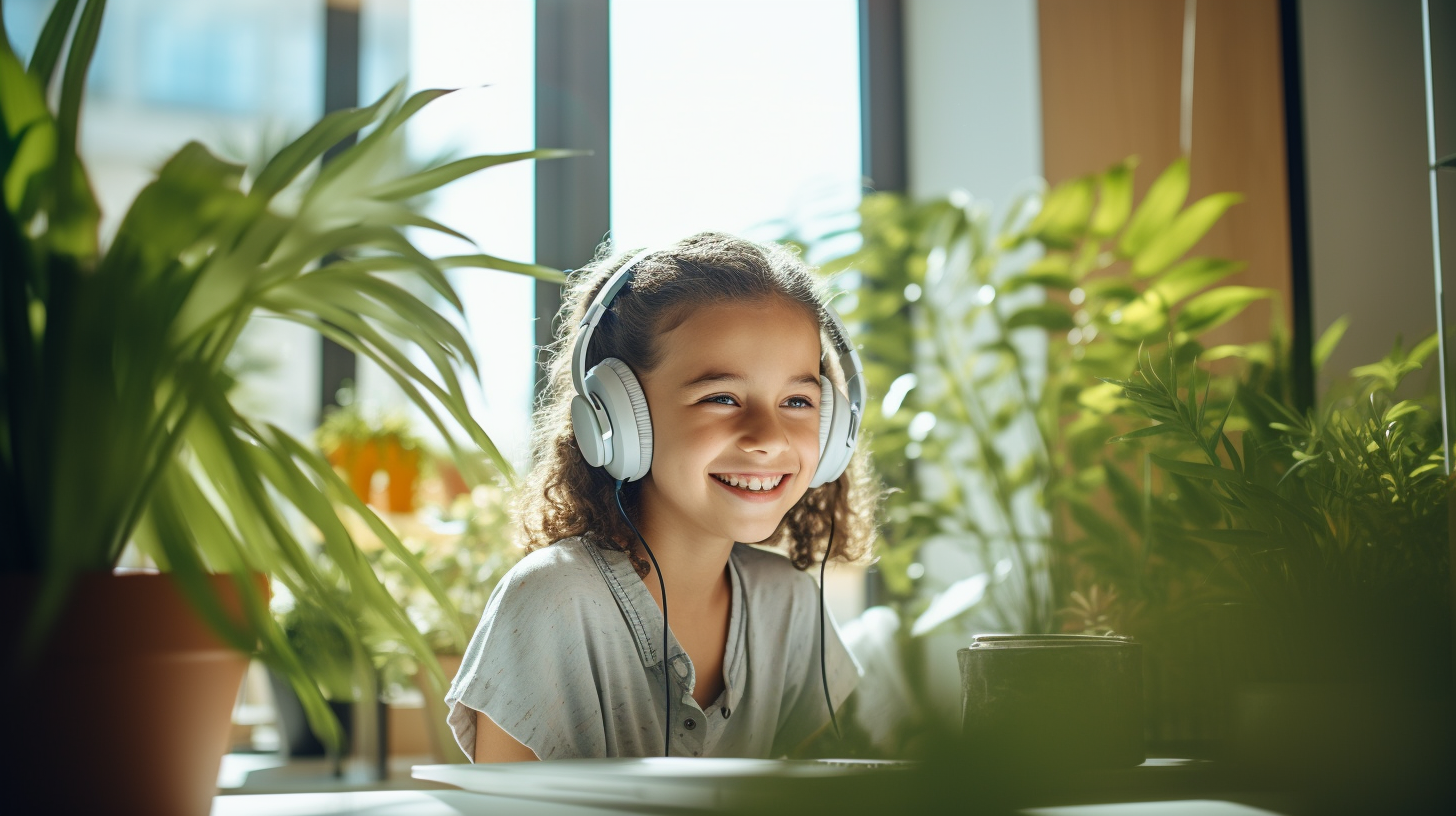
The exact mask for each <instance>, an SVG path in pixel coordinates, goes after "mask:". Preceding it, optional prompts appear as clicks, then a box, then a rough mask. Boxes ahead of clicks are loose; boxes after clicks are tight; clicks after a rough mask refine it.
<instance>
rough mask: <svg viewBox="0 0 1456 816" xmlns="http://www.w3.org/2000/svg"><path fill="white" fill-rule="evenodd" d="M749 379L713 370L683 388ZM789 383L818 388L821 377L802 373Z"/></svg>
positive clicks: (685, 389)
mask: <svg viewBox="0 0 1456 816" xmlns="http://www.w3.org/2000/svg"><path fill="white" fill-rule="evenodd" d="M747 380H748V378H747V377H745V376H743V375H742V374H736V373H734V372H731V371H711V372H709V373H707V374H704V375H702V376H701V377H695V378H694V379H692V380H689V381H688V382H685V383H683V384H682V390H684V391H687V390H689V389H693V388H697V387H698V386H701V385H708V384H710V383H721V382H745V381H747ZM789 384H790V385H811V386H814V387H816V388H817V387H818V386H819V378H818V377H816V376H814V375H812V374H800V375H799V376H797V377H791V378H790V379H789Z"/></svg>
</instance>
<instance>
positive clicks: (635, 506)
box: [516, 232, 879, 578]
mask: <svg viewBox="0 0 1456 816" xmlns="http://www.w3.org/2000/svg"><path fill="white" fill-rule="evenodd" d="M640 251H641V250H633V251H631V252H625V253H620V254H617V255H615V256H613V255H611V254H610V252H609V250H608V249H607V247H606V246H605V245H603V247H602V248H601V249H599V250H598V251H597V256H596V258H595V259H593V261H592V262H591V263H590V264H589V265H587V266H585V267H583V268H581V269H579V270H577V271H576V272H575V273H574V274H573V275H572V276H571V277H570V279H569V280H568V281H567V285H566V289H565V291H564V293H563V301H564V302H563V303H562V305H561V312H560V314H559V315H558V318H559V325H560V328H559V329H558V331H557V337H556V341H555V342H554V343H552V345H551V348H550V349H549V351H550V353H551V364H550V370H549V378H550V379H549V381H548V383H547V387H546V388H545V389H543V390H542V392H541V395H540V399H539V400H538V402H537V406H536V425H535V430H534V432H533V434H532V440H531V442H532V445H531V449H532V450H533V451H535V452H536V462H535V465H534V467H533V468H532V470H531V472H530V474H529V475H528V476H527V477H526V480H525V483H524V484H523V485H522V489H521V491H520V492H519V493H518V494H517V498H516V513H517V516H518V518H519V520H520V529H521V530H523V531H524V534H525V546H526V549H527V550H528V551H530V550H535V549H538V548H540V547H544V546H547V545H549V544H551V543H553V542H556V541H560V540H561V539H564V538H570V537H572V536H580V535H584V534H587V533H591V534H592V539H593V540H594V541H595V542H596V543H597V545H598V546H600V547H603V548H610V549H616V550H620V551H622V552H625V553H627V554H628V556H629V557H630V558H631V559H632V564H633V566H634V567H635V568H636V569H637V573H638V575H641V576H642V577H644V578H645V577H646V576H647V575H648V574H649V573H650V572H651V567H650V565H649V564H648V563H647V562H646V560H645V559H643V558H642V556H641V555H640V554H639V553H638V552H637V551H636V548H635V547H634V546H632V542H633V541H635V538H634V536H633V534H632V531H631V528H629V527H628V526H627V524H626V522H625V521H624V520H623V519H622V517H621V516H620V515H619V514H618V512H617V507H616V499H615V497H614V496H613V493H614V491H615V488H616V481H615V480H614V479H613V478H612V477H611V476H610V475H608V474H607V472H606V471H605V470H604V469H602V468H595V467H591V466H590V465H588V464H587V463H586V461H585V460H584V459H582V456H581V452H580V450H579V449H578V448H577V444H576V437H575V436H574V435H573V434H572V429H571V398H572V396H573V395H574V394H575V391H574V389H573V386H572V381H571V348H572V344H573V343H574V342H575V340H576V333H577V327H578V326H579V325H581V322H582V319H583V316H584V315H585V314H586V310H587V308H588V307H589V306H590V305H591V303H592V301H593V300H595V298H596V296H597V292H599V291H600V290H601V288H602V286H604V285H605V284H606V282H607V280H608V279H609V278H610V277H611V276H612V273H614V272H616V271H617V270H618V269H619V268H621V266H622V264H624V263H626V262H627V260H628V259H630V258H632V257H634V256H635V255H636V254H637V253H638V252H640ZM774 299H781V300H783V301H785V302H788V303H791V304H794V305H797V306H800V307H802V308H803V309H804V312H805V314H807V315H809V316H810V317H812V318H813V319H814V320H815V321H816V322H817V323H818V324H819V330H820V337H821V346H822V347H824V348H829V347H830V346H829V345H827V344H823V338H824V336H825V334H826V332H827V326H828V319H827V317H826V314H825V306H824V303H825V301H824V294H823V289H822V286H821V285H820V283H819V281H818V279H817V278H816V277H815V276H814V273H813V272H812V271H811V270H810V269H809V267H808V266H806V265H805V264H804V262H803V261H801V260H800V259H799V257H798V255H796V254H795V253H794V252H792V251H790V250H789V249H787V248H784V247H781V246H778V245H774V244H758V243H754V242H752V241H748V240H744V239H742V238H737V237H734V236H731V235H725V234H722V233H714V232H704V233H699V234H697V235H694V236H692V237H690V238H687V239H685V240H683V241H680V242H678V243H676V244H673V245H672V246H669V247H665V248H663V249H660V250H658V251H655V252H654V253H653V254H652V255H650V256H648V257H647V258H645V259H643V260H642V261H640V262H638V263H637V265H636V266H635V267H633V271H632V279H631V281H630V283H629V284H628V285H627V286H626V287H625V288H623V289H622V291H621V292H619V293H618V294H617V297H616V298H615V299H613V301H612V305H611V308H610V309H609V310H608V311H607V313H606V314H605V315H604V316H603V317H602V319H601V321H600V323H598V325H597V328H596V332H595V333H594V334H593V335H592V339H591V345H590V347H589V348H588V349H587V358H586V367H587V369H590V368H591V367H592V366H594V365H596V364H597V363H599V362H601V361H602V360H604V359H606V358H608V357H616V358H617V359H619V360H622V361H623V362H625V363H626V364H627V365H628V366H630V367H631V368H632V370H633V372H635V373H636V374H637V376H638V377H639V378H640V377H641V376H642V375H643V374H644V373H646V372H650V371H652V370H653V369H654V368H655V367H656V366H657V365H658V363H659V362H661V355H662V349H660V348H659V347H658V346H657V344H656V343H655V339H656V338H657V337H659V336H661V335H662V334H663V333H665V332H668V331H671V330H672V329H673V328H675V327H677V326H679V325H681V324H682V322H683V321H684V320H686V319H687V317H688V315H689V314H690V313H691V312H693V311H694V310H696V309H698V308H700V307H702V306H707V305H712V304H718V303H724V302H733V303H761V302H764V301H768V300H774ZM827 357H829V355H822V354H821V355H820V363H819V370H820V373H821V374H824V375H827V376H828V377H829V378H830V379H831V380H832V381H833V382H834V383H835V384H836V385H837V386H838V387H840V388H841V389H842V388H843V387H844V378H843V374H842V372H840V371H838V366H837V363H836V362H834V361H831V360H828V359H827ZM878 501H879V495H878V490H877V489H876V487H875V485H874V480H873V478H872V476H871V474H870V469H869V465H868V462H867V461H866V457H865V455H864V453H863V451H862V450H861V451H856V453H855V455H854V458H853V459H852V460H851V461H850V465H849V467H848V468H846V469H845V472H844V474H843V475H841V476H840V477H839V478H838V479H836V480H834V481H833V482H830V483H828V484H826V485H823V486H822V487H817V488H813V489H811V490H809V491H807V492H806V493H805V494H804V496H803V497H802V498H801V499H800V500H799V501H798V503H797V504H795V505H794V506H793V507H792V508H791V509H790V510H789V512H788V513H786V514H785V515H784V518H783V520H782V521H781V522H780V523H779V526H778V529H777V530H775V531H774V533H773V535H771V536H769V537H768V538H767V539H766V540H764V541H762V542H755V543H760V544H765V545H769V546H773V547H776V548H778V549H781V550H782V551H784V553H785V554H786V555H787V556H788V557H789V560H790V561H792V562H793V564H794V566H795V567H797V568H799V569H801V570H802V569H807V568H808V567H809V566H811V565H812V564H813V563H814V562H815V561H816V560H817V559H818V557H819V556H820V555H821V554H823V553H825V552H826V551H827V552H828V553H829V557H831V558H834V559H836V560H841V561H854V560H858V559H860V558H863V557H864V556H865V555H866V554H867V553H868V551H869V546H870V542H871V540H872V538H873V536H874V517H875V510H876V506H877V504H878ZM622 504H623V506H624V507H625V509H626V511H627V513H629V514H630V515H631V516H632V518H633V519H634V521H635V520H637V519H639V518H640V517H641V516H640V512H639V508H640V505H641V488H640V482H629V483H627V484H624V485H623V486H622ZM831 528H832V529H833V534H834V541H833V542H832V543H831V542H830V541H829V540H828V539H829V534H830V530H831Z"/></svg>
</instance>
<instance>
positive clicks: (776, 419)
mask: <svg viewBox="0 0 1456 816" xmlns="http://www.w3.org/2000/svg"><path fill="white" fill-rule="evenodd" d="M742 417H743V420H742V422H741V424H740V427H739V433H738V447H739V449H740V450H742V451H744V452H746V453H764V454H769V455H773V454H778V453H782V452H784V451H786V450H788V449H789V447H790V445H789V429H788V427H787V426H786V425H785V424H784V420H783V418H782V417H780V416H779V412H778V408H777V406H775V405H773V404H772V403H770V404H767V405H763V404H760V405H758V406H750V407H749V409H748V410H746V411H744V412H743V414H742Z"/></svg>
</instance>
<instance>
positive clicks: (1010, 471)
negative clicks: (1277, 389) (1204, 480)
mask: <svg viewBox="0 0 1456 816" xmlns="http://www.w3.org/2000/svg"><path fill="white" fill-rule="evenodd" d="M1136 170H1137V161H1136V159H1132V158H1130V159H1127V160H1125V161H1122V162H1118V163H1117V164H1115V165H1113V166H1111V167H1108V168H1106V169H1105V170H1102V171H1100V172H1097V173H1091V174H1088V175H1086V176H1081V177H1078V178H1074V179H1071V180H1069V181H1067V182H1064V183H1062V184H1059V185H1057V186H1055V187H1053V188H1052V189H1050V190H1046V191H1045V192H1037V193H1036V194H1034V195H1028V196H1025V197H1023V198H1022V199H1021V200H1019V201H1016V202H1012V204H1011V206H1009V207H1007V209H1006V211H1005V214H1004V216H1002V217H1001V218H1000V219H995V218H993V217H992V212H991V209H990V208H989V207H988V206H987V205H986V204H985V203H984V202H980V201H977V200H975V199H973V198H972V197H971V196H969V195H967V194H965V193H954V194H951V195H948V196H945V197H943V198H939V199H935V200H931V201H925V202H913V201H908V200H906V199H905V198H903V197H902V196H898V195H894V194H874V195H870V196H866V197H865V198H864V199H863V201H862V203H861V206H860V210H859V216H860V226H859V233H860V236H861V238H862V242H861V245H860V247H859V248H858V249H857V250H856V251H854V252H852V253H850V254H848V255H845V256H842V257H838V258H834V259H832V260H830V261H828V262H826V263H825V264H824V269H825V270H826V271H828V272H830V273H834V274H836V275H837V279H836V281H835V285H836V286H837V287H839V288H842V289H843V290H844V291H845V294H844V297H843V298H842V301H841V308H842V309H843V310H844V314H845V318H846V320H848V321H850V322H851V323H853V324H857V325H858V326H859V330H858V333H859V336H860V337H861V338H862V339H863V347H862V351H861V353H862V355H863V357H864V360H865V366H866V377H867V380H868V382H869V388H870V391H871V392H872V393H875V394H880V395H883V397H884V398H883V400H882V401H881V402H879V403H875V404H871V405H869V406H867V408H866V412H865V428H866V431H867V432H868V433H869V434H870V435H871V436H872V437H873V438H874V439H875V440H876V444H875V465H876V469H877V471H878V472H879V473H880V474H881V475H882V476H883V478H884V480H885V482H886V483H887V485H888V486H889V487H890V488H891V490H890V495H889V496H888V497H887V499H886V507H885V513H884V515H885V524H884V526H883V538H882V540H881V541H880V542H879V546H878V548H877V550H878V555H879V560H878V562H877V578H878V587H877V589H878V591H879V594H880V598H879V601H880V602H881V603H886V604H889V605H891V606H893V607H894V608H895V609H896V610H897V612H898V614H899V616H900V617H901V618H903V619H905V620H906V626H905V627H904V628H903V636H902V637H901V638H900V641H899V647H900V648H901V649H903V650H904V651H905V653H906V654H907V659H906V660H905V661H904V662H905V664H906V666H907V667H909V668H910V672H909V677H908V681H909V683H910V685H911V686H912V687H914V688H916V689H917V691H918V692H919V693H918V695H917V696H918V697H920V698H921V699H929V700H933V701H936V702H935V704H934V705H935V708H936V712H933V713H927V714H924V716H923V717H922V718H934V717H941V718H945V717H948V716H950V715H951V714H953V713H954V709H955V708H956V706H957V705H958V700H957V699H956V694H957V693H958V692H959V686H958V685H956V684H954V683H950V682H945V680H946V679H947V678H954V676H955V667H954V661H953V656H954V653H955V646H954V645H952V643H953V642H954V641H952V640H951V638H960V640H961V641H962V642H963V641H964V640H965V638H966V636H968V635H970V634H972V633H974V632H1018V633H1055V632H1059V631H1064V630H1065V629H1066V628H1067V627H1068V626H1069V625H1070V626H1071V631H1081V630H1083V629H1085V628H1089V627H1095V628H1098V629H1099V630H1105V629H1107V628H1116V629H1118V630H1119V631H1120V632H1122V633H1124V634H1128V633H1129V632H1128V630H1127V628H1124V627H1125V626H1126V627H1129V628H1131V629H1133V631H1132V632H1131V634H1134V635H1136V636H1137V637H1138V638H1139V640H1142V641H1145V642H1146V641H1149V640H1151V641H1156V643H1150V644H1148V645H1149V648H1148V651H1147V657H1148V661H1147V662H1148V665H1149V666H1150V667H1151V670H1152V671H1154V672H1158V671H1161V670H1162V667H1163V666H1164V665H1165V661H1164V660H1163V659H1162V658H1163V656H1164V655H1166V654H1167V650H1166V649H1164V648H1162V647H1163V646H1164V644H1165V643H1171V642H1176V641H1177V638H1176V637H1171V636H1164V635H1163V633H1161V632H1152V631H1150V626H1149V622H1150V621H1163V620H1168V619H1172V618H1175V617H1176V616H1177V615H1178V614H1180V608H1181V607H1186V606H1187V605H1188V603H1189V601H1190V594H1191V593H1190V592H1188V591H1186V589H1187V588H1188V587H1191V586H1196V585H1199V582H1200V581H1201V578H1202V575H1203V574H1204V571H1205V570H1206V569H1207V567H1208V566H1209V564H1210V563H1212V561H1213V560H1214V558H1213V557H1212V556H1211V555H1208V554H1207V548H1206V547H1205V546H1204V545H1202V544H1201V543H1199V542H1192V543H1191V545H1188V546H1185V544H1188V542H1186V541H1182V540H1180V541H1167V542H1165V541H1162V540H1159V541H1157V542H1152V541H1149V540H1146V539H1144V537H1143V535H1142V534H1143V533H1144V532H1146V531H1147V529H1146V527H1145V525H1143V524H1142V523H1141V521H1140V519H1141V518H1143V515H1142V510H1143V508H1144V506H1145V502H1144V498H1145V497H1144V496H1142V495H1141V494H1140V492H1139V490H1138V489H1136V488H1131V487H1130V486H1132V485H1133V484H1134V480H1133V478H1132V474H1136V473H1137V472H1138V471H1139V470H1140V469H1141V467H1142V461H1141V459H1140V457H1139V454H1138V452H1137V451H1134V450H1133V447H1134V446H1133V445H1131V444H1129V445H1127V446H1123V447H1109V446H1107V445H1106V444H1105V443H1106V441H1107V439H1108V438H1109V437H1112V436H1115V435H1118V434H1121V433H1125V432H1129V431H1133V430H1134V429H1135V428H1136V427H1137V426H1136V425H1135V424H1134V421H1133V420H1132V418H1130V417H1128V416H1126V415H1124V414H1123V413H1119V411H1120V409H1121V408H1122V407H1123V406H1124V404H1125V399H1124V398H1123V397H1122V396H1121V395H1120V393H1119V390H1118V389H1117V388H1116V387H1114V386H1112V385H1109V384H1107V383H1105V382H1103V381H1102V380H1101V379H1100V378H1103V377H1120V376H1125V375H1126V373H1127V372H1130V371H1131V370H1132V369H1133V368H1134V367H1135V366H1136V364H1137V359H1138V357H1137V355H1138V353H1139V350H1140V349H1148V350H1159V351H1161V350H1162V349H1163V348H1165V347H1169V346H1171V347H1172V348H1174V349H1176V351H1177V353H1178V354H1179V355H1181V356H1182V357H1183V358H1184V359H1187V358H1188V357H1189V356H1191V355H1197V354H1202V355H1203V356H1204V357H1205V358H1206V359H1207V358H1220V359H1222V358H1239V359H1240V360H1269V359H1277V358H1278V356H1279V348H1280V344H1279V339H1278V335H1277V334H1276V335H1275V336H1274V338H1272V339H1271V340H1270V341H1268V342H1257V343H1246V344H1242V345H1222V346H1215V347H1213V348H1205V344H1207V345H1210V346H1211V345H1213V344H1212V343H1209V342H1208V340H1207V334H1208V332H1210V331H1211V330H1213V329H1216V328H1218V327H1219V326H1220V325H1222V324H1224V323H1226V322H1227V321H1229V320H1231V319H1233V318H1235V317H1237V316H1238V315H1239V314H1241V313H1242V312H1243V311H1244V310H1245V309H1246V308H1247V307H1248V306H1249V305H1250V304H1252V303H1255V302H1257V301H1259V300H1262V299H1265V298H1268V297H1269V296H1270V295H1271V293H1270V292H1269V291H1268V290H1264V289H1257V288H1252V287H1247V286H1238V285H1229V281H1228V279H1229V278H1230V276H1232V275H1235V274H1236V273H1238V272H1239V271H1240V270H1242V269H1243V264H1241V263H1238V262H1236V261H1231V260H1225V259H1220V258H1215V257H1209V256H1205V255H1200V254H1199V253H1198V252H1197V249H1196V248H1197V245H1198V244H1199V242H1200V240H1201V239H1202V238H1203V236H1204V235H1206V234H1207V233H1208V231H1209V230H1210V229H1212V228H1213V226H1214V225H1215V224H1216V223H1217V222H1218V220H1219V219H1220V218H1221V217H1222V216H1223V214H1224V213H1225V212H1226V211H1227V210H1228V209H1229V208H1230V207H1232V206H1234V205H1236V204H1237V203H1238V201H1239V196H1238V195H1236V194H1233V193H1216V194H1213V195H1210V196H1207V197H1204V198H1202V199H1197V200H1190V199H1189V197H1188V194H1189V190H1190V181H1191V175H1190V167H1189V163H1188V161H1187V160H1186V159H1179V160H1176V161H1174V162H1173V163H1172V164H1170V165H1169V166H1168V167H1166V168H1163V169H1162V171H1161V172H1160V173H1159V174H1158V176H1157V178H1156V179H1155V180H1154V181H1153V183H1152V184H1151V185H1150V187H1149V188H1148V191H1147V193H1146V194H1145V195H1143V196H1142V197H1141V198H1138V197H1137V196H1135V195H1134V192H1133V190H1134V185H1133V182H1134V174H1135V172H1136ZM837 239H838V234H837V233H830V234H829V235H827V236H823V237H822V238H816V237H806V236H800V237H799V238H798V240H799V242H800V243H801V244H804V245H806V246H807V247H809V248H811V249H816V250H820V251H826V252H827V251H828V250H830V249H831V248H832V247H834V246H835V245H836V244H837V243H838V241H837ZM1218 382H1219V383H1225V384H1226V381H1225V380H1219V381H1218ZM1216 385H1217V384H1216ZM1212 393H1213V395H1214V396H1215V397H1216V398H1218V399H1220V400H1226V399H1228V398H1230V396H1231V391H1230V390H1229V389H1228V388H1219V387H1215V388H1214V390H1213V392H1212ZM1164 439H1166V438H1164V437H1160V438H1159V440H1158V441H1163V440H1164ZM1129 489H1130V490H1131V492H1130V493H1129ZM1156 500H1157V497H1152V501H1153V502H1154V504H1155V505H1156ZM1165 544H1166V546H1164V545H1165ZM937 562H940V563H956V564H958V565H963V566H962V567H961V568H962V569H964V570H966V573H962V574H961V575H958V576H956V577H957V578H960V579H961V580H956V581H951V580H945V579H944V578H943V577H942V576H939V575H936V574H935V573H934V567H935V564H936V563H937ZM927 567H929V568H927ZM1099 584H1100V586H1099ZM1094 590H1096V591H1095V592H1094ZM1109 598H1111V599H1112V600H1113V603H1112V604H1109ZM1079 599H1080V600H1079ZM1094 602H1095V603H1094ZM1089 606H1095V607H1096V608H1088V607H1089ZM1130 611H1141V612H1142V613H1143V614H1141V615H1137V616H1133V615H1130V614H1127V613H1129V612H1130ZM1109 612H1110V613H1112V614H1109ZM1068 618H1075V619H1074V620H1071V621H1069V620H1067V619H1068ZM1134 618H1135V619H1134ZM973 627H974V628H973ZM932 633H934V636H935V638H937V639H936V640H933V641H927V640H926V638H925V637H924V636H930V635H932ZM1149 635H1152V636H1153V637H1151V638H1150V637H1148V636H1149ZM956 645H960V644H959V643H958V644H956ZM928 647H929V648H930V649H931V652H930V653H929V654H921V652H923V651H924V650H926V649H927V648H928ZM935 678H941V681H940V682H939V683H938V684H937V682H936V679H935ZM1163 685H1164V684H1150V697H1153V696H1157V695H1160V694H1161V693H1162V692H1160V691H1159V689H1160V688H1162V687H1163ZM1167 708H1168V706H1165V705H1163V704H1162V702H1161V701H1160V700H1158V699H1150V706H1149V711H1150V713H1151V714H1153V716H1154V717H1158V716H1161V715H1160V714H1159V712H1162V711H1165V710H1166V709H1167ZM907 719H908V718H907ZM1155 734H1156V730H1155Z"/></svg>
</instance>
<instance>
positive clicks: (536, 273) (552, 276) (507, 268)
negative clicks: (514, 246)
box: [435, 254, 566, 284]
mask: <svg viewBox="0 0 1456 816" xmlns="http://www.w3.org/2000/svg"><path fill="white" fill-rule="evenodd" d="M435 263H437V264H438V265H439V267H440V268H441V269H496V270H500V271H502V272H515V273H517V274H521V275H529V276H531V277H533V278H536V279H537V280H543V281H549V282H551V283H561V284H564V283H566V275H565V273H563V272H561V271H560V270H557V269H552V268H551V267H549V266H541V265H540V264H529V263H521V262H520V261H508V260H506V259H504V258H497V257H495V256H494V255H482V254H476V255H451V256H449V257H445V258H440V259H438V260H437V261H436V262H435Z"/></svg>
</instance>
